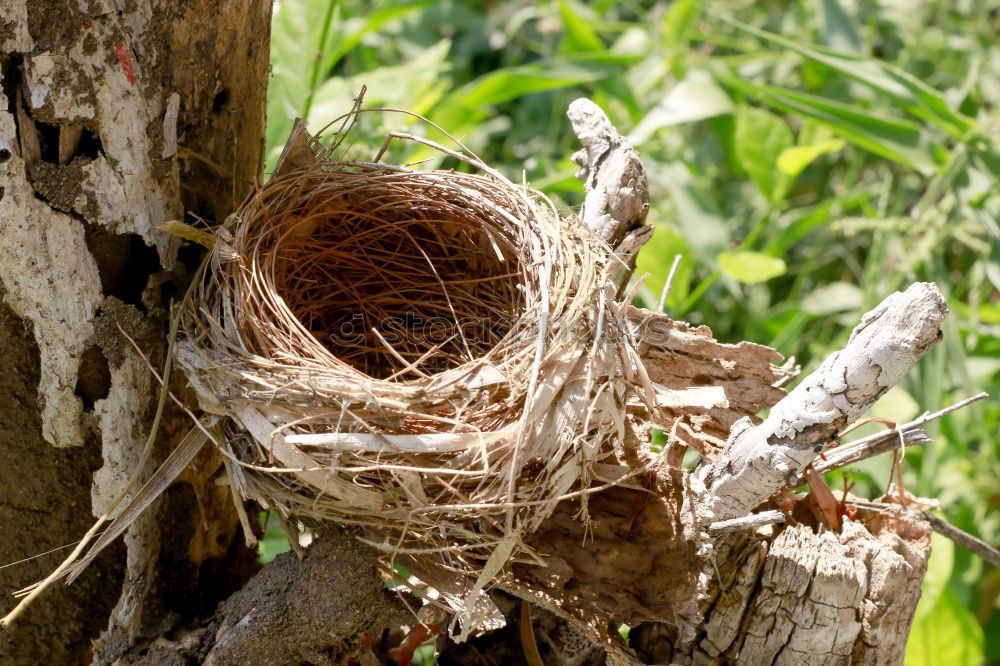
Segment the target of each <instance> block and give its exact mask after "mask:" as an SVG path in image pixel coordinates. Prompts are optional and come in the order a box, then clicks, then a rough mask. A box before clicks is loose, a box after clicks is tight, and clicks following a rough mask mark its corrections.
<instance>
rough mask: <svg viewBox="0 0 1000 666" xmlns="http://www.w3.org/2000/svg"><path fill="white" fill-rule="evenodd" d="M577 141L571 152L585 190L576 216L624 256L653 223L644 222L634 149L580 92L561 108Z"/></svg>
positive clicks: (645, 189) (643, 186) (645, 206)
mask: <svg viewBox="0 0 1000 666" xmlns="http://www.w3.org/2000/svg"><path fill="white" fill-rule="evenodd" d="M566 115H567V116H569V120H570V123H571V124H572V125H573V131H574V132H576V136H577V138H579V139H580V143H582V144H583V150H580V151H578V152H577V153H574V155H573V161H574V162H575V163H576V164H577V165H578V166H579V167H580V171H579V173H577V177H578V178H580V180H582V181H584V184H585V186H586V190H587V196H586V199H585V200H584V203H583V211H582V213H581V217H582V218H583V221H584V222H585V223H586V224H587V226H589V227H590V228H591V229H593V230H594V231H595V232H596V233H597V235H598V236H599V237H600V238H601V239H602V240H604V241H607V242H608V244H609V245H611V247H615V248H618V247H620V248H621V250H623V251H624V254H625V255H626V257H625V258H626V259H630V258H631V257H632V256H634V255H635V253H636V252H638V251H639V248H641V247H642V245H643V244H644V243H645V242H646V241H647V240H649V237H650V236H651V235H652V232H653V228H652V227H651V226H647V225H645V221H646V214H647V213H648V212H649V186H648V185H647V183H646V170H645V169H644V168H643V166H642V162H641V161H640V160H639V153H638V152H636V150H635V148H633V147H632V145H631V144H629V142H628V141H626V140H625V138H624V137H623V136H622V135H621V134H619V133H618V130H616V129H615V128H614V126H613V125H612V124H611V121H610V120H608V117H607V115H605V113H604V111H602V110H601V108H600V107H599V106H597V105H596V104H594V103H593V102H592V101H590V100H589V99H586V98H580V99H578V100H576V101H574V102H573V103H572V104H570V105H569V109H568V110H567V112H566Z"/></svg>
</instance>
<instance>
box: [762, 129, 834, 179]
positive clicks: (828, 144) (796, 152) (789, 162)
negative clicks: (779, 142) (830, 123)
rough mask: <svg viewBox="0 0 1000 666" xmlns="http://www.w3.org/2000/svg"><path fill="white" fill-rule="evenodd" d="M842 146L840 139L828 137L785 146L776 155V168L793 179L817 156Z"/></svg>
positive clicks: (832, 151)
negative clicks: (827, 138)
mask: <svg viewBox="0 0 1000 666" xmlns="http://www.w3.org/2000/svg"><path fill="white" fill-rule="evenodd" d="M843 147H844V142H843V141H842V140H841V139H829V140H827V141H822V142H820V143H814V144H812V145H808V146H794V147H792V148H786V149H785V150H783V151H781V154H780V155H778V169H779V170H780V171H781V173H783V174H785V175H786V176H788V177H789V178H791V179H792V180H793V181H794V180H795V179H796V178H798V177H799V174H801V173H802V172H803V171H804V170H805V168H806V167H807V166H809V164H810V163H811V162H812V161H813V160H815V159H816V158H817V157H819V156H820V155H825V154H826V153H835V152H837V151H838V150H842V149H843Z"/></svg>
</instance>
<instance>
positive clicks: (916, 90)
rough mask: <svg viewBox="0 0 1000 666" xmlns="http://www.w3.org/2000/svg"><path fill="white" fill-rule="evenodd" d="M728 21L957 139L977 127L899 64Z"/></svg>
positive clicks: (941, 95)
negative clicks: (885, 98) (863, 87)
mask: <svg viewBox="0 0 1000 666" xmlns="http://www.w3.org/2000/svg"><path fill="white" fill-rule="evenodd" d="M725 20H727V21H728V22H729V23H731V24H732V25H734V26H736V27H737V28H739V29H740V30H743V31H744V32H747V33H749V34H752V35H755V36H757V37H759V38H760V39H763V40H766V41H768V42H770V43H772V44H774V45H776V46H780V47H782V48H784V49H788V50H790V51H794V52H795V53H798V54H799V55H801V56H803V57H805V58H808V59H809V60H812V61H814V62H818V63H821V64H823V65H826V66H827V67H830V68H831V69H834V70H836V71H837V72H840V73H841V74H843V75H844V76H846V77H848V78H850V79H853V80H855V81H857V82H858V83H862V84H864V85H866V86H868V87H869V88H871V89H872V90H875V91H877V92H879V93H882V94H884V95H887V96H889V97H890V98H891V99H892V100H893V102H895V103H896V105H898V106H900V107H902V108H903V109H906V111H908V112H909V113H910V114H912V115H913V116H915V117H917V118H920V119H922V120H926V121H928V122H931V123H933V124H935V125H937V126H938V127H939V128H941V129H942V130H944V131H946V132H948V133H949V134H951V135H952V136H954V137H956V138H961V137H963V136H964V135H965V134H966V133H968V132H969V131H970V130H972V129H973V128H974V127H975V120H973V119H972V118H969V117H968V116H966V115H964V114H961V113H959V112H957V111H954V110H952V109H951V107H950V106H949V105H948V102H947V101H946V100H945V98H944V95H943V94H942V93H940V92H938V91H937V90H935V89H934V88H932V87H930V86H929V85H927V84H926V83H924V82H923V81H921V80H920V79H918V78H916V77H915V76H913V75H912V74H910V73H908V72H906V71H904V70H902V69H900V68H899V67H896V66H895V65H892V64H890V63H887V62H883V61H881V60H876V59H874V58H866V57H863V56H858V55H852V54H850V53H842V52H838V51H834V50H831V49H827V48H824V47H822V46H817V45H815V44H808V43H806V42H800V41H797V40H795V39H790V38H788V37H783V36H781V35H776V34H774V33H771V32H767V31H766V30H761V29H759V28H755V27H753V26H750V25H747V24H745V23H741V22H739V21H736V20H733V19H725Z"/></svg>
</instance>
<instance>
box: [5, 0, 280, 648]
mask: <svg viewBox="0 0 1000 666" xmlns="http://www.w3.org/2000/svg"><path fill="white" fill-rule="evenodd" d="M269 18H270V2H268V1H266V0H252V1H246V2H245V1H244V0H226V1H223V2H217V1H216V0H195V1H193V2H185V3H180V2H176V1H172V0H139V1H137V2H130V3H127V4H126V3H116V2H113V1H112V0H101V1H97V2H89V3H78V2H68V1H66V0H11V1H7V2H4V3H2V4H0V25H3V30H2V31H0V86H2V88H0V296H2V303H0V361H2V362H3V365H4V368H5V371H4V372H3V373H2V375H0V382H2V387H0V391H2V394H3V395H4V396H5V399H4V400H2V401H0V456H2V457H3V460H2V463H3V464H2V466H0V469H2V472H0V520H2V521H3V524H4V525H5V526H6V527H5V530H6V535H5V538H4V539H3V540H2V541H0V564H8V563H12V562H15V561H17V560H20V559H22V558H26V557H32V556H35V555H38V554H40V553H44V552H46V551H50V550H51V549H53V548H63V547H65V546H66V545H67V544H72V543H73V542H75V541H76V540H77V539H79V538H80V537H81V536H82V535H83V533H84V532H85V531H86V529H87V527H88V526H89V524H90V523H91V522H92V521H93V516H94V515H97V514H100V513H101V512H102V511H104V509H105V508H106V507H107V506H108V505H109V503H110V502H111V501H112V499H113V498H114V497H115V496H116V495H118V494H119V493H120V492H121V490H122V489H123V488H124V487H125V484H126V482H127V479H128V477H129V475H130V474H131V473H132V471H133V468H134V467H135V465H136V463H137V461H138V458H139V455H140V451H141V450H142V448H143V444H144V442H145V439H146V436H147V434H148V430H149V427H150V416H151V413H152V409H153V407H154V405H155V401H156V397H157V387H156V386H155V385H154V383H153V380H152V378H151V376H150V374H149V372H148V371H147V368H146V362H145V360H143V359H142V358H141V357H140V356H139V355H138V354H136V353H134V352H133V351H132V349H131V345H130V344H129V343H128V341H127V340H126V339H125V338H124V337H123V336H124V335H125V334H127V335H128V336H129V337H131V338H133V339H134V340H136V341H137V342H138V343H139V345H140V346H141V347H142V349H143V351H144V353H145V354H146V355H147V356H148V357H149V358H150V359H151V361H152V362H153V363H154V364H160V363H161V362H162V359H163V352H164V349H165V339H166V335H165V330H166V329H165V325H166V322H167V320H168V312H167V307H168V302H169V298H170V297H171V295H172V294H174V293H176V292H178V291H179V290H180V289H181V288H182V287H183V283H184V280H185V276H186V275H187V274H188V272H189V271H190V270H191V268H192V266H193V265H196V263H197V260H198V255H197V253H196V252H192V251H191V250H190V249H189V248H183V247H180V244H179V243H178V241H177V240H176V239H173V238H172V237H170V236H169V235H168V234H166V233H164V232H163V231H161V230H160V229H159V227H160V225H162V224H163V223H164V222H166V221H168V220H170V219H184V217H185V215H186V214H187V215H198V216H200V217H202V218H204V219H206V220H208V221H215V220H220V221H221V220H222V219H223V218H225V216H226V215H228V214H229V212H231V210H232V208H233V205H234V204H235V203H236V202H238V201H239V200H240V199H241V198H242V197H243V196H244V195H245V193H246V191H247V189H248V187H249V185H250V184H251V183H252V182H253V181H254V179H255V178H256V177H257V176H258V174H259V173H260V167H261V162H262V149H263V143H262V141H263V140H262V137H263V123H264V95H265V90H266V72H267V63H268V48H267V44H268V32H269V25H270V22H269ZM123 331H124V334H123ZM184 428H185V424H184V417H181V416H179V415H178V414H174V413H168V414H167V415H166V416H165V419H164V423H163V430H162V433H161V437H160V439H159V443H158V445H157V449H156V450H155V451H154V453H153V456H152V463H155V462H156V460H158V459H160V458H161V457H162V455H163V452H164V451H168V450H169V447H170V446H171V445H172V442H174V441H176V439H177V437H178V436H180V435H182V434H183V430H184ZM210 453H211V452H207V453H206V454H205V455H203V457H202V459H199V461H198V463H199V465H198V466H195V467H192V469H191V470H190V471H189V472H188V473H187V474H186V475H185V477H184V479H183V481H184V483H181V484H178V485H177V486H176V487H175V488H172V489H171V490H170V491H169V492H168V493H167V494H166V496H165V497H164V498H162V499H161V501H160V502H159V503H158V505H157V506H155V507H154V509H153V510H151V511H150V512H148V514H147V515H146V516H145V517H144V518H143V519H142V520H140V521H139V522H137V523H136V524H135V525H134V526H133V527H132V529H131V530H130V531H129V534H128V535H127V537H126V539H125V544H124V545H118V546H115V547H113V548H111V549H109V550H108V552H107V553H105V554H104V555H103V556H102V557H101V558H99V560H98V562H97V563H96V564H95V565H94V566H93V567H91V569H90V570H88V571H87V572H86V573H85V574H84V576H83V577H82V578H81V579H80V580H79V581H78V582H77V583H76V584H74V585H73V586H71V587H62V586H57V587H56V589H54V590H52V591H50V592H49V593H48V594H46V595H43V597H42V598H41V599H40V600H39V601H38V603H37V604H35V605H34V606H32V607H31V608H29V609H28V611H27V612H26V613H25V615H24V616H22V617H21V618H20V620H19V621H18V622H17V623H16V624H14V625H13V626H12V627H10V628H9V629H7V630H5V631H3V632H2V633H0V662H2V663H13V664H22V663H23V664H27V663H66V664H70V663H85V662H88V661H90V660H91V659H92V658H93V648H92V647H91V641H92V640H94V639H95V638H97V636H98V634H100V633H101V632H102V631H104V632H105V638H104V641H103V642H102V643H101V647H100V648H99V650H98V659H102V658H107V659H108V660H111V659H113V658H114V656H115V654H117V653H120V652H123V651H124V650H126V649H128V648H129V647H131V646H132V645H133V644H134V643H135V642H136V641H137V640H139V639H140V638H141V637H143V636H152V635H155V634H157V633H159V632H161V631H164V630H166V629H169V628H170V627H171V626H174V625H176V624H178V623H179V622H180V621H182V620H183V619H185V618H189V617H190V616H191V615H193V614H195V613H198V612H199V611H204V610H205V609H208V610H210V609H211V608H212V607H213V606H214V605H215V603H216V601H217V600H218V599H219V598H221V597H222V596H224V595H225V594H227V593H228V592H229V591H231V590H232V589H233V588H235V587H237V586H238V585H239V584H241V583H242V581H243V580H245V578H246V577H247V576H248V575H249V574H250V573H252V562H253V554H252V553H250V552H249V551H245V549H244V551H243V552H241V551H240V548H242V546H241V545H239V544H240V543H241V542H242V539H241V538H239V536H238V534H237V525H238V523H237V520H236V517H235V512H234V510H233V508H232V506H231V501H230V500H229V498H228V496H227V494H226V492H225V489H224V488H219V487H218V486H216V485H215V484H214V479H213V470H214V468H215V466H217V461H216V460H214V454H212V455H209V454H210ZM151 467H152V464H151V465H149V466H147V468H146V469H147V471H148V469H151ZM195 525H204V526H206V527H208V529H207V530H205V529H202V528H200V527H199V528H197V529H196V528H195ZM67 552H68V551H67V550H58V551H55V552H52V553H50V554H47V555H44V556H42V557H40V558H37V559H33V560H30V561H28V562H26V563H22V564H18V565H16V566H10V567H6V568H3V569H0V591H2V592H3V601H0V608H3V609H4V610H9V608H10V606H11V605H12V603H11V597H10V593H11V592H13V591H14V590H17V589H19V588H21V587H23V586H25V585H27V584H30V583H32V582H34V581H37V580H39V579H40V578H42V577H44V575H45V574H46V573H47V572H49V571H51V570H52V569H53V568H54V567H55V565H56V564H57V563H58V562H59V561H60V560H61V559H62V557H63V556H64V555H65V554H66V553H67ZM215 574H219V575H218V576H216V575H215ZM116 600H117V603H116ZM109 618H110V620H109ZM102 655H104V656H103V657H102Z"/></svg>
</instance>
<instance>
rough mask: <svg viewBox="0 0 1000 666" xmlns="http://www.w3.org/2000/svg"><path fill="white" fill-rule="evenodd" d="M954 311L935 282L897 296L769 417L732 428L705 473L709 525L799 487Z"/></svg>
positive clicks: (927, 346)
mask: <svg viewBox="0 0 1000 666" xmlns="http://www.w3.org/2000/svg"><path fill="white" fill-rule="evenodd" d="M947 312H948V308H947V305H946V304H945V300H944V297H943V296H942V295H941V292H940V291H938V289H937V287H936V286H934V285H933V284H929V283H916V284H914V285H912V286H910V288H909V289H907V290H906V291H905V292H896V293H894V294H892V295H890V296H889V297H888V298H886V299H885V300H884V301H883V302H882V303H881V304H880V305H879V306H878V307H877V308H875V309H874V310H872V311H871V312H869V313H868V314H866V315H865V316H864V317H863V318H862V320H861V323H860V324H859V325H858V327H857V328H855V329H854V332H853V333H852V334H851V337H850V340H849V341H848V343H847V346H846V347H844V349H842V350H840V351H837V352H834V353H833V354H831V355H830V356H829V357H827V359H826V360H825V361H824V362H823V364H822V365H820V367H819V368H817V369H816V371H815V372H813V373H812V374H811V375H809V376H808V377H807V378H806V379H804V380H803V381H802V383H801V384H799V385H798V386H797V387H796V388H795V389H794V390H793V391H792V392H791V393H790V394H789V395H788V396H787V397H785V398H783V399H782V400H781V401H780V402H778V403H777V404H776V405H775V406H774V407H773V408H772V409H771V412H770V414H769V415H768V417H767V419H766V420H765V421H764V422H763V423H761V424H760V425H756V426H755V425H753V423H752V421H750V420H749V419H745V420H741V421H740V422H738V423H736V424H735V425H734V426H733V429H732V432H731V433H730V435H729V439H728V440H727V442H726V448H725V450H724V451H723V452H722V454H721V455H720V456H719V457H718V458H717V459H716V460H715V461H714V462H713V463H712V464H711V465H708V466H706V467H704V468H702V469H701V470H699V472H698V474H697V476H698V479H699V480H700V481H701V482H703V483H704V484H705V487H706V491H705V502H704V504H703V506H702V507H701V508H700V511H702V513H703V517H704V518H705V520H706V521H707V522H715V521H719V520H727V519H729V518H737V517H739V516H742V515H744V514H747V513H750V512H751V511H752V510H753V509H754V508H755V507H757V506H758V505H759V504H760V503H761V502H763V501H764V500H766V499H767V498H769V497H771V496H772V495H773V494H774V493H776V492H777V491H778V490H780V489H781V488H782V487H783V486H787V487H794V486H795V485H797V483H798V479H799V478H800V476H801V474H802V471H803V470H804V469H805V467H806V465H808V464H809V463H811V462H812V461H813V459H814V458H815V457H816V456H817V455H819V453H820V452H821V451H822V450H823V449H824V448H825V447H826V446H827V445H828V444H830V443H832V442H833V440H834V439H835V437H836V435H837V433H839V432H842V431H843V430H844V429H845V428H846V427H847V426H848V425H850V424H851V423H853V422H854V421H856V420H857V419H858V418H859V417H860V416H861V415H862V414H864V412H865V411H867V410H868V408H869V407H871V406H872V405H873V404H874V403H875V401H876V400H878V399H879V398H880V397H882V395H884V394H885V392H886V391H888V390H889V389H890V388H892V387H893V386H895V385H896V384H897V383H898V382H899V380H900V379H902V378H903V376H904V375H905V374H906V373H907V372H908V371H909V370H910V368H912V367H913V366H914V364H916V362H917V361H918V360H920V358H921V357H922V356H923V355H924V354H926V353H927V352H928V351H929V350H930V349H931V348H932V347H933V346H934V345H936V344H937V343H938V342H939V341H940V339H941V322H942V321H943V320H944V317H945V315H946V314H947Z"/></svg>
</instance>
